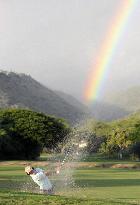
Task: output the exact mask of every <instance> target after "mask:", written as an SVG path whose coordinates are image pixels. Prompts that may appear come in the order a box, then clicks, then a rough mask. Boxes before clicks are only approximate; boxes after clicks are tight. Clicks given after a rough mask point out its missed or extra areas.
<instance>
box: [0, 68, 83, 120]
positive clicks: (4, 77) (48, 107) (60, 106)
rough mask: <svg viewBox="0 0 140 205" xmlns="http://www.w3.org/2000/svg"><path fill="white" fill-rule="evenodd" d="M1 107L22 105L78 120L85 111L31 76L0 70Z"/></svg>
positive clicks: (22, 106) (67, 118)
mask: <svg viewBox="0 0 140 205" xmlns="http://www.w3.org/2000/svg"><path fill="white" fill-rule="evenodd" d="M0 107H1V108H5V107H19V108H20V107H21V108H29V109H32V110H35V111H39V112H43V113H46V114H49V115H54V116H56V117H61V118H64V119H66V120H67V121H68V122H71V123H74V122H77V121H79V120H81V119H83V117H84V116H85V112H84V111H82V110H80V109H78V108H77V107H75V106H74V105H72V104H70V103H68V102H66V101H65V100H64V98H62V97H61V96H59V95H58V94H57V93H55V92H54V91H52V90H50V89H48V88H47V87H45V86H44V85H42V84H41V83H39V82H37V81H36V80H34V79H33V78H32V77H31V76H28V75H25V74H17V73H14V72H6V71H1V72H0Z"/></svg>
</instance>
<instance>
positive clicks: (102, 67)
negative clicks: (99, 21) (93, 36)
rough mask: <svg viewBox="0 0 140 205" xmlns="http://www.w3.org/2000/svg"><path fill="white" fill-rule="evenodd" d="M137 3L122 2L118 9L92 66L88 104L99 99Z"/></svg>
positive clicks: (132, 0) (87, 89) (88, 87)
mask: <svg viewBox="0 0 140 205" xmlns="http://www.w3.org/2000/svg"><path fill="white" fill-rule="evenodd" d="M137 1H138V0H121V5H120V6H119V8H118V11H117V14H116V15H115V17H114V18H113V19H112V22H111V25H110V27H109V31H108V32H107V35H106V37H105V39H104V42H103V44H102V46H101V48H100V50H99V53H98V55H97V57H96V60H94V66H92V69H91V71H90V73H89V76H88V79H87V83H86V87H85V89H84V98H85V100H86V102H90V101H93V100H96V99H97V98H98V97H99V95H100V92H101V88H102V86H103V84H104V81H105V78H106V76H107V74H108V71H109V68H110V64H111V62H112V59H113V56H114V54H115V51H116V49H117V46H118V43H119V42H120V38H121V37H122V35H123V33H124V31H125V28H126V26H127V24H128V20H129V17H130V16H131V14H132V12H133V10H134V8H135V5H136V2H137Z"/></svg>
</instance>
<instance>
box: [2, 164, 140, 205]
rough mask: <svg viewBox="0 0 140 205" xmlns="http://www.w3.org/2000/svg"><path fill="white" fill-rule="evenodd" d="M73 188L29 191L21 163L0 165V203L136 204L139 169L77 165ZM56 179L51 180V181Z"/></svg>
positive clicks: (30, 188)
mask: <svg viewBox="0 0 140 205" xmlns="http://www.w3.org/2000/svg"><path fill="white" fill-rule="evenodd" d="M74 178H75V183H76V187H74V188H67V189H66V188H64V187H63V186H62V185H61V186H59V188H58V187H57V189H56V195H55V196H45V195H40V194H36V193H33V192H32V190H35V189H36V188H35V186H34V184H33V183H32V182H31V181H30V178H29V177H28V176H26V175H24V167H23V166H13V165H9V166H4V165H2V166H0V187H1V188H0V204H1V205H7V204H8V205H15V204H19V205H22V204H27V205H28V204H29V205H32V204H33V205H38V204H48V205H65V204H74V205H80V204H81V205H84V204H85V205H90V204H103V205H115V204H116V205H119V204H120V205H125V204H140V195H139V192H140V172H139V170H134V169H133V170H132V169H111V168H110V169H106V168H79V169H77V170H75V172H74ZM59 180H60V179H58V178H55V179H53V181H54V183H56V184H57V182H58V181H59Z"/></svg>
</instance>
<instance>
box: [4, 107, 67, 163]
mask: <svg viewBox="0 0 140 205" xmlns="http://www.w3.org/2000/svg"><path fill="white" fill-rule="evenodd" d="M69 130H70V128H69V126H68V125H67V124H66V123H65V122H64V121H63V120H62V119H57V118H55V117H51V116H46V115H44V114H42V113H37V112H33V111H31V110H27V109H6V110H1V111H0V158H20V159H35V158H37V157H38V156H39V155H40V152H41V151H42V149H43V147H44V146H45V147H47V148H53V147H56V146H57V144H58V143H59V142H61V141H62V140H63V139H64V137H65V136H66V135H67V133H68V132H69Z"/></svg>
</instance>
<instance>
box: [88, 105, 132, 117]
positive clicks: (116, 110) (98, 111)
mask: <svg viewBox="0 0 140 205" xmlns="http://www.w3.org/2000/svg"><path fill="white" fill-rule="evenodd" d="M89 108H90V110H91V112H92V115H93V117H94V118H95V119H96V120H103V121H112V120H116V119H120V118H123V117H125V116H127V115H128V114H129V112H128V111H126V110H125V109H124V108H121V107H119V106H116V105H114V104H110V103H105V102H94V103H93V104H91V105H90V106H89Z"/></svg>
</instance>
